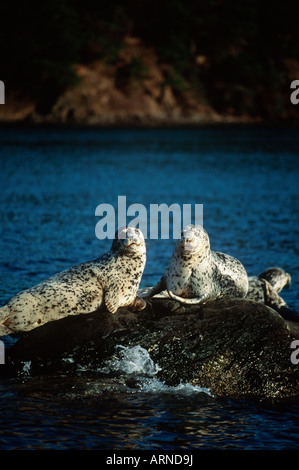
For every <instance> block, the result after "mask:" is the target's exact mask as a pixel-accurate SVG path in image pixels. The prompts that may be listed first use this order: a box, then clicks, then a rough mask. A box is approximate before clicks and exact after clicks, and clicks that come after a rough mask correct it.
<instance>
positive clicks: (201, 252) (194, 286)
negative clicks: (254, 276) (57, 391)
mask: <svg viewBox="0 0 299 470" xmlns="http://www.w3.org/2000/svg"><path fill="white" fill-rule="evenodd" d="M165 289H167V291H168V294H169V295H170V297H172V298H173V299H175V300H179V301H180V302H182V303H185V304H200V303H205V302H207V301H210V300H214V299H216V298H220V297H245V296H246V294H247V290H248V277H247V273H246V271H245V268H244V267H243V265H242V264H241V263H240V261H238V260H237V259H235V258H233V257H231V256H229V255H226V254H224V253H219V252H216V251H211V250H210V240H209V236H208V234H207V232H206V231H205V230H204V229H203V228H202V227H201V226H199V225H188V226H187V227H185V228H184V230H183V232H182V238H181V239H180V240H178V242H177V244H176V247H175V250H174V253H173V256H172V258H171V261H170V264H169V266H168V268H167V269H166V271H165V273H164V275H163V276H162V278H161V280H160V281H159V282H158V284H157V285H156V286H155V287H154V288H153V289H152V290H151V291H150V292H149V293H148V294H147V297H152V296H153V295H156V294H158V293H160V292H161V291H163V290H165Z"/></svg>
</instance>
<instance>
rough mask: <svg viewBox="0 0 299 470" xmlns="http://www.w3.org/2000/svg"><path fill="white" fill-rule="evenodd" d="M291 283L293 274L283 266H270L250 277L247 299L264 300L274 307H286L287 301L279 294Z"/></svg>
mask: <svg viewBox="0 0 299 470" xmlns="http://www.w3.org/2000/svg"><path fill="white" fill-rule="evenodd" d="M288 284H289V285H290V284H291V276H290V274H289V273H287V272H286V271H284V270H283V269H281V268H277V267H275V268H268V269H266V270H265V271H263V272H262V273H261V274H259V275H258V276H252V277H250V278H249V288H248V293H247V297H246V298H247V299H250V300H255V301H256V302H262V303H265V304H266V305H270V306H272V307H284V306H286V305H287V304H286V302H285V301H284V299H283V298H282V297H280V296H279V295H278V294H279V292H280V291H281V290H282V289H283V288H284V287H285V286H287V285H288Z"/></svg>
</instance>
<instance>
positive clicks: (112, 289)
mask: <svg viewBox="0 0 299 470" xmlns="http://www.w3.org/2000/svg"><path fill="white" fill-rule="evenodd" d="M145 263H146V247H145V241H144V237H143V234H142V232H141V231H140V230H139V229H138V228H135V227H130V226H128V227H124V228H122V229H120V230H119V231H118V232H117V234H116V236H115V238H114V240H113V243H112V247H111V250H110V251H108V252H107V253H105V254H104V255H103V256H100V257H99V258H96V259H95V260H93V261H88V262H85V263H81V264H78V265H76V266H73V267H71V268H69V269H67V270H65V271H62V272H60V273H58V274H56V275H54V276H52V277H50V278H49V279H48V280H46V281H44V282H42V283H40V284H38V285H36V286H34V287H31V288H30V289H27V290H25V291H23V292H20V293H19V294H17V295H15V296H14V297H12V298H11V299H10V300H9V301H8V302H7V303H6V305H4V306H3V307H2V308H1V309H0V336H4V335H8V334H12V333H18V332H22V331H28V330H32V329H33V328H36V327H39V326H41V325H43V324H45V323H48V322H50V321H53V320H58V319H60V318H63V317H66V316H68V315H78V314H87V313H91V312H93V311H95V310H97V309H98V308H100V307H101V306H105V307H106V309H107V310H108V311H109V312H111V313H115V312H116V311H117V309H118V308H119V307H130V308H131V310H142V309H143V308H144V307H145V306H146V302H145V301H144V300H143V299H140V298H138V297H137V291H138V287H139V284H140V281H141V277H142V274H143V271H144V267H145Z"/></svg>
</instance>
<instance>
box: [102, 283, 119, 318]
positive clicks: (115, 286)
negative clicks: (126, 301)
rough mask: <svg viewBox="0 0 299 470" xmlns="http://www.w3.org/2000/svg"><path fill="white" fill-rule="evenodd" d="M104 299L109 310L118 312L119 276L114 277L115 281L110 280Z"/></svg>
mask: <svg viewBox="0 0 299 470" xmlns="http://www.w3.org/2000/svg"><path fill="white" fill-rule="evenodd" d="M104 301H105V305H106V308H107V310H108V312H110V313H116V312H117V309H118V307H119V283H118V279H117V278H116V279H114V282H112V281H111V280H109V288H108V289H105V293H104Z"/></svg>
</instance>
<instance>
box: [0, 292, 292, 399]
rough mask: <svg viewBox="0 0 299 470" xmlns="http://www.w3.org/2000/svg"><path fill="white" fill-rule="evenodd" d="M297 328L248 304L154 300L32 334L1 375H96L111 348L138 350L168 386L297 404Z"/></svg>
mask: <svg viewBox="0 0 299 470" xmlns="http://www.w3.org/2000/svg"><path fill="white" fill-rule="evenodd" d="M298 325H299V324H297V323H295V322H290V321H287V320H285V319H284V318H282V316H281V315H279V314H278V313H277V312H276V311H275V310H273V309H271V308H269V307H267V306H265V305H263V304H262V303H258V302H253V301H248V300H237V299H233V300H218V301H213V302H209V303H207V304H206V305H204V306H201V307H198V306H192V307H190V306H182V305H181V304H179V303H177V302H175V301H173V300H170V299H167V298H165V299H163V298H152V299H150V300H147V307H146V309H145V310H143V311H141V312H136V313H132V312H129V311H127V310H126V309H119V311H118V312H117V313H116V314H114V315H111V314H109V313H108V312H105V311H97V312H94V313H92V314H90V315H82V316H77V317H67V318H65V319H62V320H59V321H55V322H52V323H48V324H46V325H44V326H41V327H39V328H36V329H35V330H32V331H30V332H28V333H26V334H24V335H23V336H22V337H21V338H20V339H19V340H18V342H17V343H16V344H15V345H14V346H13V347H12V348H10V349H8V350H7V351H6V364H5V366H2V367H1V368H0V374H1V375H6V376H13V375H16V374H18V373H20V371H21V370H22V369H23V366H24V363H25V362H26V361H31V367H30V372H31V374H32V375H39V374H49V373H51V372H53V371H55V373H59V372H65V373H71V372H72V368H73V369H74V370H75V366H76V365H77V364H80V365H81V366H85V367H87V368H88V369H89V370H90V371H92V370H96V369H97V370H98V369H99V367H100V366H101V365H102V364H103V363H104V361H105V360H107V359H108V358H110V357H112V356H113V354H114V353H115V348H116V345H120V344H121V345H123V346H129V347H133V346H136V345H140V346H141V347H143V348H145V349H146V350H147V351H148V352H149V354H150V356H151V358H152V359H153V361H154V362H155V363H156V364H158V365H159V366H160V368H161V370H160V371H159V373H158V378H159V379H160V380H161V381H163V382H165V383H166V384H168V385H178V384H179V383H180V382H188V383H190V384H192V385H199V386H201V387H207V388H209V389H210V390H211V393H212V394H213V395H214V396H217V397H231V398H258V399H261V398H267V399H282V398H295V397H298V396H299V365H295V364H292V362H291V353H292V349H291V343H292V341H293V340H294V339H296V338H299V328H298ZM66 359H67V360H66Z"/></svg>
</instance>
